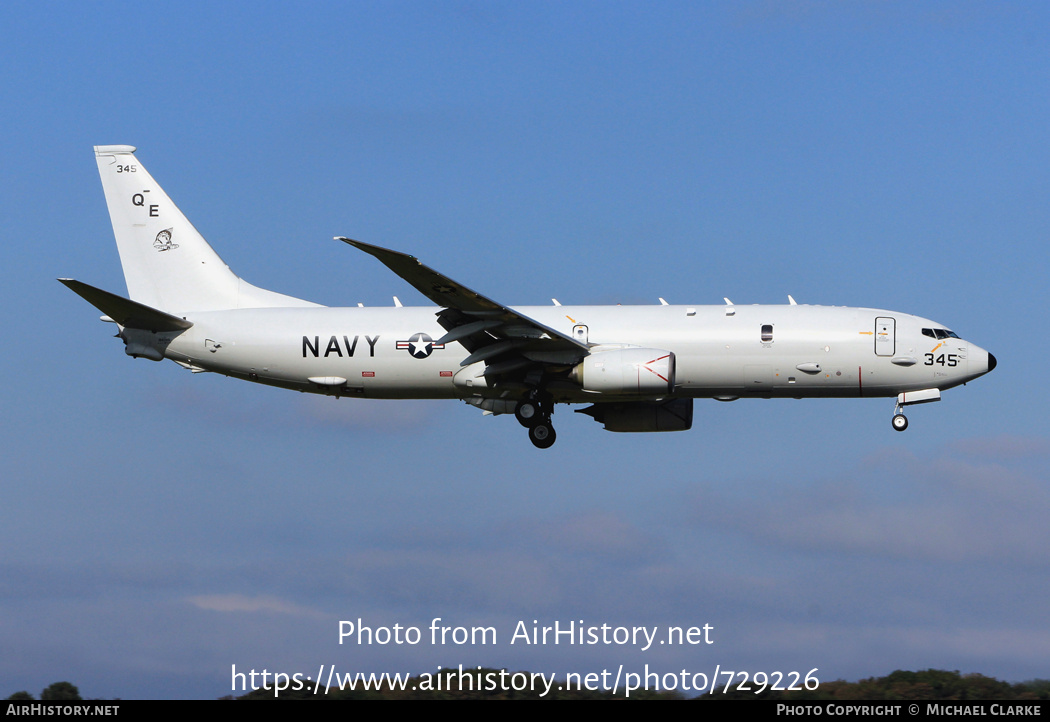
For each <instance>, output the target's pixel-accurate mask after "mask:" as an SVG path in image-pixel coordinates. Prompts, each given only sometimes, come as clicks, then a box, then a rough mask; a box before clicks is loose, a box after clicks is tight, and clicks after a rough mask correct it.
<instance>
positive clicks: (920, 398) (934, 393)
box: [893, 389, 941, 431]
mask: <svg viewBox="0 0 1050 722" xmlns="http://www.w3.org/2000/svg"><path fill="white" fill-rule="evenodd" d="M940 400H941V390H940V389H921V390H919V391H905V392H904V393H900V394H897V405H896V406H894V407H893V429H894V430H895V431H904V430H905V429H906V428H908V417H907V416H905V415H904V414H903V413H902V409H903V408H904V407H905V406H908V405H909V404H928V403H930V402H931V401H940Z"/></svg>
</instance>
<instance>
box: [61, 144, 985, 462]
mask: <svg viewBox="0 0 1050 722" xmlns="http://www.w3.org/2000/svg"><path fill="white" fill-rule="evenodd" d="M134 152H135V149H134V148H133V147H131V146H126V145H107V146H97V147H96V148H95V156H96V159H97V161H98V169H99V173H100V174H101V176H102V186H103V188H104V190H105V193H106V203H107V204H108V205H109V213H110V218H111V219H112V221H113V232H114V234H115V235H116V239H117V247H118V249H119V251H120V261H121V265H122V266H123V268H124V278H125V280H126V281H127V285H128V294H129V296H130V297H131V298H130V300H129V299H127V298H123V297H121V296H117V295H115V294H112V293H109V292H107V291H103V290H100V289H97V288H94V287H92V286H88V285H87V284H84V283H81V282H79V281H74V280H71V279H61V280H62V283H64V284H65V285H66V286H68V287H69V288H71V289H72V290H73V291H75V292H76V293H78V294H79V295H81V296H82V297H83V298H84V299H86V300H87V301H88V302H89V303H91V304H93V305H94V306H96V307H97V308H98V309H100V310H101V311H102V312H103V313H104V314H105V316H103V320H106V321H112V322H113V323H115V324H116V325H117V327H118V328H119V329H120V333H119V334H118V335H119V337H120V338H121V339H122V340H123V341H124V345H125V352H126V353H127V354H128V355H130V356H133V357H136V358H138V357H141V358H147V359H151V360H153V361H160V360H162V359H165V358H169V359H171V360H172V361H174V362H175V363H177V364H179V365H180V366H183V367H185V368H187V369H190V370H191V371H195V372H199V371H214V372H217V373H221V374H225V375H227V376H233V377H236V378H240V379H246V380H248V381H255V382H257V383H261V384H269V385H271V386H281V387H284V388H288V389H295V390H297V391H308V392H311V393H317V394H327V395H331V396H359V397H363V398H377V399H445V398H447V399H461V400H463V401H466V402H467V403H469V404H473V405H474V406H477V407H479V408H480V409H482V410H484V411H486V412H490V413H493V414H503V413H513V414H514V416H515V417H516V418H517V419H518V421H519V422H520V423H521V424H522V426H525V427H526V428H528V430H529V438H530V439H531V440H532V443H533V444H535V445H536V446H538V447H540V448H547V447H549V446H550V445H551V444H553V443H554V438H555V434H554V427H553V426H552V425H551V415H552V413H553V411H554V407H555V404H558V403H570V404H581V403H582V404H590V406H588V407H587V408H584V409H580V410H579V411H580V412H582V413H585V414H587V415H589V416H591V417H592V418H594V419H595V420H597V421H598V422H600V423H603V424H604V425H605V428H606V429H608V430H610V431H682V430H685V429H688V428H690V426H691V425H692V420H693V399H696V398H714V399H718V400H721V401H730V400H733V399H737V398H747V397H758V398H771V397H785V398H815V397H843V398H855V397H861V396H881V397H888V398H895V400H896V407H895V409H894V416H893V428H895V429H897V430H898V431H903V430H904V429H906V428H907V426H908V420H907V419H906V418H905V416H904V415H903V414H902V413H901V411H902V408H903V407H904V406H906V405H908V404H919V403H926V402H930V401H938V400H939V399H940V397H941V391H943V390H945V389H949V388H951V387H953V386H958V385H959V384H963V383H966V382H967V381H970V380H971V379H975V378H977V377H978V376H981V375H982V374H986V373H988V372H989V371H991V370H992V369H994V368H995V357H994V356H992V355H991V354H990V353H988V352H987V351H985V350H984V349H982V348H979V347H977V346H975V345H974V344H972V343H969V342H967V341H964V340H962V339H961V338H959V337H958V336H957V335H956V334H954V333H952V332H951V331H949V330H948V329H947V328H945V327H944V326H943V325H942V324H939V323H935V322H933V321H928V320H926V319H923V318H918V317H917V316H911V315H909V314H905V313H897V312H894V311H881V310H877V309H870V308H841V307H821V306H806V305H797V304H795V302H794V300H792V299H790V297H789V300H791V303H790V305H783V306H760V305H755V306H734V305H733V304H732V303H731V302H730V301H729V300H728V299H726V304H725V305H724V306H671V305H668V304H666V303H664V302H663V300H662V299H661V305H658V306H572V307H570V306H561V305H558V303H557V301H555V302H554V305H553V306H542V307H522V308H511V307H509V306H504V305H502V304H501V303H498V302H496V301H493V300H491V299H489V298H487V297H485V296H482V295H481V294H479V293H476V292H474V291H472V290H470V289H469V288H467V287H465V286H463V285H461V284H459V283H457V282H455V281H453V280H452V279H450V278H448V277H446V276H443V275H442V274H440V273H438V272H437V271H435V270H433V269H431V268H428V267H427V266H424V265H423V264H421V263H420V262H419V261H417V260H416V259H415V258H413V257H412V256H408V255H405V254H403V253H398V252H397V251H391V250H387V249H385V248H379V247H377V246H372V245H369V244H367V243H361V242H360V241H353V240H350V239H349V238H339V239H338V240H341V241H344V242H346V243H348V244H349V245H351V246H354V247H355V248H358V249H360V250H362V251H364V252H365V253H368V254H370V255H372V256H375V257H376V258H377V259H378V260H379V261H380V262H382V263H383V264H385V265H386V266H387V267H388V268H389V269H390V270H392V271H393V272H394V273H396V274H397V275H399V276H401V278H403V279H404V280H405V281H407V282H408V283H409V284H411V285H412V286H413V287H415V288H416V289H417V290H418V291H420V292H421V293H422V294H423V295H424V296H426V297H427V298H429V299H430V300H431V301H433V302H434V303H435V304H437V306H438V307H439V308H438V309H436V310H435V309H434V308H408V307H403V306H401V304H400V303H399V302H398V303H395V305H394V306H393V307H391V308H361V307H357V308H327V307H324V306H320V305H318V304H316V303H310V302H309V301H303V300H300V299H298V298H292V297H291V296H285V295H281V294H279V293H274V292H272V291H267V290H264V289H261V288H257V287H256V286H253V285H251V284H249V283H246V282H245V281H243V280H241V279H240V278H238V277H237V276H236V275H234V273H233V272H232V271H231V270H230V269H229V267H228V266H227V265H226V264H225V263H223V262H222V260H221V259H220V258H219V257H218V255H216V253H215V251H213V250H212V248H211V246H209V245H208V243H207V242H206V241H205V240H204V238H203V237H202V236H201V235H200V234H199V233H198V232H197V230H196V229H195V228H194V227H193V225H191V224H190V222H189V221H188V220H187V219H186V217H185V216H184V215H183V214H182V212H181V211H179V209H178V208H177V207H176V206H175V204H174V203H172V202H171V200H170V199H169V198H168V196H167V195H166V194H165V193H164V191H163V190H162V189H161V187H160V186H159V185H157V183H156V181H154V180H153V178H152V176H150V175H149V173H147V172H146V170H145V168H143V167H142V164H141V163H139V162H138V160H137V159H136V158H135V155H134ZM395 301H396V299H395Z"/></svg>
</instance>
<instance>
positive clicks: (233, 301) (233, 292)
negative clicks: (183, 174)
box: [95, 145, 317, 313]
mask: <svg viewBox="0 0 1050 722" xmlns="http://www.w3.org/2000/svg"><path fill="white" fill-rule="evenodd" d="M134 153H135V149H134V148H133V147H131V146H130V145H97V146H95V159H96V160H97V161H98V172H99V175H101V176H102V188H103V190H105V192H106V204H107V205H108V206H109V217H110V220H111V221H112V222H113V234H114V235H115V236H116V238H117V250H118V251H119V252H120V264H121V266H123V268H124V280H125V281H126V282H127V284H128V295H130V296H131V298H132V299H133V300H135V301H138V302H139V303H142V304H145V305H147V306H152V307H153V308H157V309H161V310H164V311H169V312H180V313H181V312H186V311H218V310H224V309H232V308H262V307H292V306H299V307H301V306H316V305H317V304H315V303H310V302H309V301H303V300H300V299H298V298H293V297H291V296H284V295H282V294H279V293H274V292H272V291H267V290H265V289H262V288H258V287H256V286H253V285H251V284H250V283H247V282H246V281H243V280H241V279H240V278H238V277H237V276H236V275H235V274H234V273H233V271H231V270H230V268H229V266H227V265H226V264H225V263H223V261H222V259H221V258H219V256H218V254H216V253H215V251H214V250H212V247H211V246H209V245H208V242H207V241H205V240H204V237H203V236H201V234H200V233H198V232H197V229H196V228H194V227H193V224H191V223H190V222H189V220H187V218H186V216H184V215H182V211H180V210H179V209H178V208H177V207H176V206H175V204H174V203H172V202H171V199H170V198H168V195H167V194H166V193H165V192H164V190H163V189H162V188H161V187H160V186H159V185H157V182H156V181H155V180H153V177H152V176H151V175H150V174H149V173H147V172H146V169H145V168H143V167H142V164H141V163H139V162H138V160H136V158H135V155H134Z"/></svg>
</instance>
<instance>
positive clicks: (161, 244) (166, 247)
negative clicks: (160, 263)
mask: <svg viewBox="0 0 1050 722" xmlns="http://www.w3.org/2000/svg"><path fill="white" fill-rule="evenodd" d="M153 247H154V248H156V249H157V250H158V251H173V250H175V249H176V248H178V247H179V244H178V243H172V242H171V229H170V228H168V229H166V230H163V231H161V232H160V233H158V234H157V239H156V240H155V241H153Z"/></svg>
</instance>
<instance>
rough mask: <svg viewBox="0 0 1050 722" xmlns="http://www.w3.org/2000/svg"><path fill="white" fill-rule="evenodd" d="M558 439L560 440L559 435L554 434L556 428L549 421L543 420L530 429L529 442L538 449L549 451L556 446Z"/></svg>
mask: <svg viewBox="0 0 1050 722" xmlns="http://www.w3.org/2000/svg"><path fill="white" fill-rule="evenodd" d="M556 438H558V435H557V434H555V433H554V427H553V426H551V422H550V421H549V420H547V419H543V420H542V421H540V422H539V423H538V424H536V425H535V426H533V427H532V428H530V429H529V441H531V442H532V445H533V446H535V447H536V448H537V449H549V448H550V447H552V446H553V445H554V440H555V439H556Z"/></svg>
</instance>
